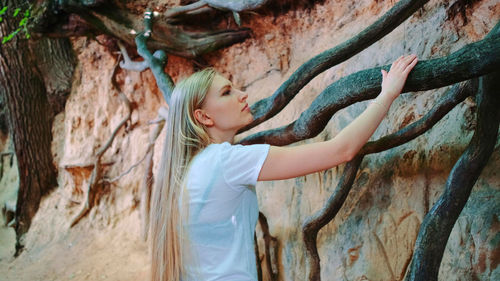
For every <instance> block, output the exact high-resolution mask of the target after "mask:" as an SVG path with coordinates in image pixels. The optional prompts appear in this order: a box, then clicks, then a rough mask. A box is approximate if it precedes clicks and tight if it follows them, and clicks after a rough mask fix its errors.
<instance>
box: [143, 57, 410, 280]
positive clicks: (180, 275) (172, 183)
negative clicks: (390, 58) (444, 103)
mask: <svg viewBox="0 0 500 281" xmlns="http://www.w3.org/2000/svg"><path fill="white" fill-rule="evenodd" d="M416 63H417V57H416V56H415V55H410V56H402V57H400V58H398V59H397V60H396V61H395V62H394V63H393V64H392V66H391V69H390V71H389V73H387V72H386V71H384V70H382V91H381V93H380V95H379V96H378V97H377V98H376V99H375V100H374V101H373V102H372V104H371V105H369V106H368V107H367V109H366V110H365V111H364V112H363V113H362V114H361V115H360V116H359V117H357V118H356V119H355V120H354V121H352V122H351V124H349V125H348V126H347V127H346V128H344V129H343V130H342V131H341V132H340V133H339V134H338V135H337V136H336V137H335V138H333V139H331V140H328V141H325V142H318V143H312V144H305V145H300V146H293V147H275V146H269V145H267V144H258V145H249V146H242V145H232V143H233V138H234V136H235V134H236V132H237V131H238V129H240V128H242V127H244V126H245V125H247V124H249V123H250V122H251V121H252V119H253V116H252V114H251V113H250V108H249V106H248V104H247V102H246V99H247V95H246V94H245V93H243V92H241V91H239V90H237V89H234V88H233V87H232V85H231V82H230V81H228V80H227V79H225V78H224V77H222V76H221V75H219V74H217V73H216V72H215V71H214V70H212V69H208V70H204V71H201V72H198V73H195V74H193V75H192V76H190V77H189V78H187V79H186V80H184V81H181V82H179V83H178V85H177V86H176V87H175V89H174V91H173V93H172V100H171V105H170V110H169V117H168V118H169V119H168V125H167V133H166V141H165V144H164V145H165V148H164V151H163V155H162V162H161V164H160V171H159V173H158V175H159V176H158V179H157V183H156V186H155V190H154V192H153V203H152V206H151V212H152V216H151V240H152V244H151V246H152V248H151V251H152V280H154V281H159V280H175V281H178V280H185V281H186V280H257V269H256V264H255V260H256V259H255V253H254V245H253V233H254V229H255V226H256V223H257V217H258V205H257V197H256V195H255V184H256V181H258V180H259V181H266V180H280V179H288V178H293V177H299V176H303V175H307V174H310V173H313V172H317V171H321V170H325V169H329V168H332V167H334V166H336V165H339V164H342V163H345V162H347V161H349V160H350V159H352V158H353V157H354V156H355V155H356V153H357V152H358V151H359V150H360V149H361V147H362V146H363V145H364V144H365V143H366V142H367V141H368V139H369V138H370V136H371V135H372V134H373V132H374V131H375V129H376V128H377V127H378V125H379V124H380V122H381V121H382V119H383V118H384V116H385V115H386V113H387V111H388V110H389V107H390V106H391V104H392V102H393V101H394V100H395V99H396V98H397V97H398V96H399V94H400V93H401V90H402V88H403V85H404V83H405V81H406V78H407V76H408V73H409V72H410V71H411V70H412V69H413V67H414V66H415V64H416Z"/></svg>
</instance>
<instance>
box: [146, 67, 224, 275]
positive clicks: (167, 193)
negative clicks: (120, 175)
mask: <svg viewBox="0 0 500 281" xmlns="http://www.w3.org/2000/svg"><path fill="white" fill-rule="evenodd" d="M215 75H216V72H215V71H214V70H213V69H211V68H208V69H205V70H202V71H200V72H197V73H195V74H193V75H191V76H190V77H188V78H187V79H185V80H183V81H181V82H179V83H178V84H177V85H176V87H175V89H174V91H173V92H172V98H171V101H170V105H169V113H168V120H167V125H166V130H167V132H166V139H165V144H164V148H163V152H162V157H161V158H162V160H161V163H160V167H159V169H160V170H159V171H158V176H157V178H156V183H155V187H154V190H153V194H152V204H151V216H150V217H151V221H150V227H151V228H150V230H151V236H150V237H151V249H150V250H151V253H152V260H151V261H152V264H151V280H152V281H167V280H168V281H179V280H181V279H182V278H183V276H185V274H186V269H185V265H186V262H187V261H186V258H187V257H186V255H185V252H186V251H185V250H186V247H187V246H188V245H186V244H187V242H188V241H186V235H185V234H186V233H184V221H185V220H186V219H187V215H186V213H187V210H185V208H180V207H179V206H181V205H184V204H180V200H181V199H180V198H181V197H182V200H183V201H185V200H186V197H187V196H188V194H186V193H185V192H183V191H184V190H185V187H184V185H183V182H184V176H185V174H186V172H187V167H188V165H189V163H190V161H191V159H192V158H193V157H194V155H195V154H196V153H197V152H199V151H200V150H202V149H203V148H205V147H206V146H208V145H209V144H210V137H209V135H208V133H207V130H206V128H205V127H204V125H203V124H201V123H200V122H198V121H197V120H196V118H195V117H194V111H195V109H198V108H201V106H202V104H203V102H204V100H205V97H206V94H207V92H208V89H209V88H210V85H211V84H212V81H213V79H214V77H215Z"/></svg>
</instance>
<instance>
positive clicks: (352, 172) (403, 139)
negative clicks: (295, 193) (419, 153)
mask: <svg viewBox="0 0 500 281" xmlns="http://www.w3.org/2000/svg"><path fill="white" fill-rule="evenodd" d="M476 85H477V83H476V81H467V82H464V83H461V84H457V85H454V86H453V87H452V88H451V89H450V90H448V91H447V92H446V93H445V94H444V95H443V97H442V98H441V99H440V100H439V101H438V103H437V104H436V105H435V106H434V107H433V108H432V109H431V110H430V111H429V112H428V113H427V114H426V115H425V116H423V117H422V118H421V119H419V120H418V121H415V122H414V123H412V124H410V125H408V126H406V127H404V128H402V129H401V130H399V131H397V132H396V133H394V134H391V135H388V136H385V137H382V138H380V139H379V140H376V141H372V142H368V143H367V144H365V145H364V146H363V148H362V149H361V150H360V152H359V153H358V155H357V156H356V157H355V158H354V159H353V160H351V161H350V162H349V163H347V165H346V167H345V168H344V173H343V174H342V177H341V178H340V181H339V183H338V185H337V187H336V189H335V191H334V192H333V194H332V195H331V196H330V198H329V199H328V201H327V202H326V203H325V205H324V206H323V208H322V209H321V210H320V211H318V212H316V213H315V214H314V215H312V216H310V217H308V218H307V219H306V220H305V221H304V223H303V225H302V232H303V239H304V244H305V246H306V260H307V262H308V265H309V280H310V281H313V280H314V281H318V280H321V279H320V260H319V254H318V249H317V246H316V241H317V235H318V232H319V230H320V229H321V228H323V227H324V226H325V225H326V224H328V223H329V222H330V221H332V220H333V219H334V218H335V216H336V215H337V213H338V211H339V210H340V208H341V207H342V205H343V204H344V202H345V200H346V198H347V195H348V194H349V192H350V190H351V188H352V185H353V183H354V179H355V177H356V174H357V171H358V169H359V166H360V164H361V161H362V159H363V158H364V156H365V155H367V154H371V153H377V152H381V151H385V150H388V149H391V148H394V147H396V146H399V145H402V144H404V143H407V142H409V141H410V140H413V139H414V138H416V137H418V136H420V135H422V134H424V133H425V132H427V131H428V130H430V129H431V128H432V127H433V126H434V125H435V124H436V123H437V122H438V121H439V120H441V119H442V118H443V117H444V116H445V115H446V114H447V113H448V112H450V111H451V110H452V109H453V108H455V106H456V105H457V104H459V103H460V102H462V101H463V100H465V98H466V97H468V96H470V95H471V94H472V92H473V89H474V87H475V86H476Z"/></svg>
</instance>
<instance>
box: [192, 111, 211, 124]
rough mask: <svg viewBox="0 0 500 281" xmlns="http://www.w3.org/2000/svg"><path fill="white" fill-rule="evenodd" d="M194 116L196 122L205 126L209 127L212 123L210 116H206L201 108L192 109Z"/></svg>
mask: <svg viewBox="0 0 500 281" xmlns="http://www.w3.org/2000/svg"><path fill="white" fill-rule="evenodd" d="M194 118H196V120H198V122H200V123H201V124H203V125H205V126H207V127H211V126H213V125H214V121H213V120H212V118H210V116H208V114H206V112H205V111H204V110H203V109H196V110H195V111H194Z"/></svg>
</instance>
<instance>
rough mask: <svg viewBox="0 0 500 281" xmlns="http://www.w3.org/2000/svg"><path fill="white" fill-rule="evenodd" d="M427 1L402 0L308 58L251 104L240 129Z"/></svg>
mask: <svg viewBox="0 0 500 281" xmlns="http://www.w3.org/2000/svg"><path fill="white" fill-rule="evenodd" d="M427 2H428V0H401V1H399V2H398V3H396V4H395V5H394V7H392V8H391V9H390V10H389V11H387V13H385V14H384V15H383V16H382V17H380V19H378V20H377V21H376V22H375V23H373V24H372V25H370V26H369V27H367V28H366V29H364V30H363V31H361V32H360V33H358V34H356V36H354V37H352V38H350V39H349V40H347V41H345V42H343V43H341V44H339V45H338V46H335V47H334V48H331V49H329V50H327V51H325V52H323V53H321V54H319V55H317V56H315V57H313V58H312V59H310V60H308V61H307V62H306V63H304V64H303V65H301V66H300V67H299V69H297V70H296V71H295V72H294V73H293V74H292V75H291V76H290V78H288V80H286V81H285V83H283V84H282V85H281V86H280V87H279V89H278V90H276V92H274V94H273V95H272V96H270V97H267V98H264V99H262V100H259V101H258V102H256V103H255V104H253V105H252V106H251V110H252V114H253V116H254V120H253V121H252V123H250V124H249V125H247V126H246V127H244V128H242V129H241V130H240V132H244V131H246V130H249V129H251V128H253V127H255V126H257V125H259V124H260V123H262V122H264V121H266V120H268V119H270V118H271V117H273V116H274V115H276V114H278V113H279V112H280V111H281V110H282V109H283V108H284V107H285V106H286V105H287V104H288V103H289V102H290V101H291V100H292V99H293V98H294V97H295V96H296V95H297V94H298V93H299V91H300V90H301V89H302V88H304V86H305V85H306V84H307V83H309V81H311V80H312V79H313V78H314V77H316V76H317V75H318V74H320V73H322V72H323V71H325V70H327V69H329V68H331V67H333V66H335V65H337V64H339V63H341V62H343V61H346V60H348V59H349V58H351V57H353V56H354V55H356V54H357V53H359V52H361V51H363V50H364V49H366V48H367V47H369V46H371V45H372V44H373V43H375V42H377V41H378V40H380V38H382V37H384V36H385V35H387V34H389V33H390V32H391V31H393V30H394V29H395V28H396V27H398V26H399V25H400V24H401V23H402V22H404V21H405V20H406V19H407V18H409V17H410V16H411V15H412V14H413V13H414V12H415V11H417V10H418V9H420V8H422V7H423V6H424V4H425V3H427Z"/></svg>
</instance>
